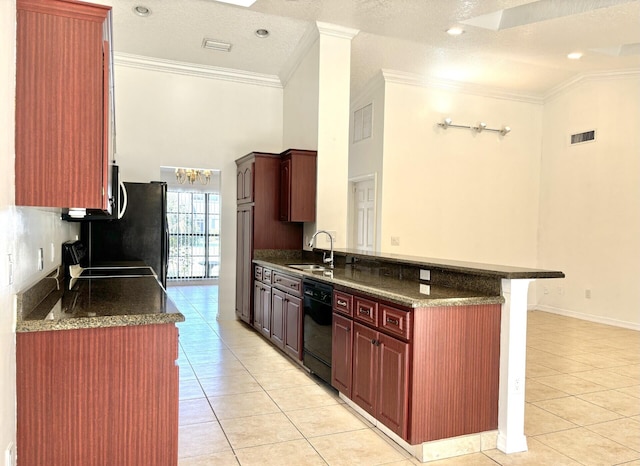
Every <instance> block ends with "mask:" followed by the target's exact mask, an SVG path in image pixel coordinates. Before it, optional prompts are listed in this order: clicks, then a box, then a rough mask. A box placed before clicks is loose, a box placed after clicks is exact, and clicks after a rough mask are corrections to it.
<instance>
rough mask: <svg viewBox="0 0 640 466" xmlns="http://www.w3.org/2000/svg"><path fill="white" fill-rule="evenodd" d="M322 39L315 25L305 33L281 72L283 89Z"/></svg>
mask: <svg viewBox="0 0 640 466" xmlns="http://www.w3.org/2000/svg"><path fill="white" fill-rule="evenodd" d="M319 38H320V34H319V32H318V29H317V28H316V26H315V25H311V26H310V27H309V28H308V29H307V30H306V31H305V33H304V34H303V35H302V38H301V39H300V41H299V42H298V45H297V46H296V49H295V50H294V52H293V53H292V54H291V55H290V56H289V58H288V59H287V61H286V62H285V64H284V66H283V67H282V71H281V72H280V82H281V83H282V87H287V83H288V82H289V80H290V79H291V77H292V76H293V74H294V73H295V72H296V70H297V69H298V67H299V66H300V64H301V63H302V61H303V60H304V58H305V57H306V56H307V54H308V53H309V51H310V50H311V47H313V45H314V44H315V43H316V42H317V41H318V39H319Z"/></svg>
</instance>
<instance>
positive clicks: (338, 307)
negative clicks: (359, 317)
mask: <svg viewBox="0 0 640 466" xmlns="http://www.w3.org/2000/svg"><path fill="white" fill-rule="evenodd" d="M333 310H334V311H337V312H340V313H342V314H346V315H348V316H352V315H353V296H351V295H350V294H347V293H342V292H340V291H334V292H333Z"/></svg>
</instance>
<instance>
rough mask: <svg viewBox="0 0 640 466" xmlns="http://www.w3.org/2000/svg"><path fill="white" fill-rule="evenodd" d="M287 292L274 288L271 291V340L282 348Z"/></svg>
mask: <svg viewBox="0 0 640 466" xmlns="http://www.w3.org/2000/svg"><path fill="white" fill-rule="evenodd" d="M286 299H287V293H285V292H284V291H282V290H278V289H277V288H274V289H273V290H272V291H271V336H270V338H271V341H272V342H273V344H274V345H276V346H277V347H278V348H280V349H284V323H285V308H286Z"/></svg>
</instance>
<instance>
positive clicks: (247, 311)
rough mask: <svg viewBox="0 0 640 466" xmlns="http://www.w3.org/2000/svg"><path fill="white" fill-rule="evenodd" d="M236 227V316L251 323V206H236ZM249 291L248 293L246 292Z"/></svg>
mask: <svg viewBox="0 0 640 466" xmlns="http://www.w3.org/2000/svg"><path fill="white" fill-rule="evenodd" d="M237 222H238V223H237V226H236V315H237V316H238V317H239V318H240V319H242V320H243V321H245V322H246V323H251V293H250V291H251V259H252V257H253V234H252V232H253V205H251V204H241V205H240V206H238V212H237ZM247 290H249V292H247Z"/></svg>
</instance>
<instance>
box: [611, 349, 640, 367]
mask: <svg viewBox="0 0 640 466" xmlns="http://www.w3.org/2000/svg"><path fill="white" fill-rule="evenodd" d="M610 356H611V357H612V358H616V359H619V360H620V361H623V362H626V363H628V364H640V351H638V346H635V347H634V348H633V349H632V350H629V349H621V350H618V351H612V352H611V354H610Z"/></svg>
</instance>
